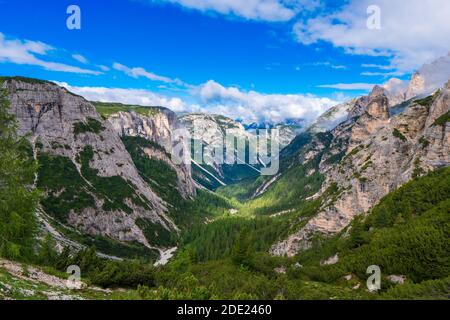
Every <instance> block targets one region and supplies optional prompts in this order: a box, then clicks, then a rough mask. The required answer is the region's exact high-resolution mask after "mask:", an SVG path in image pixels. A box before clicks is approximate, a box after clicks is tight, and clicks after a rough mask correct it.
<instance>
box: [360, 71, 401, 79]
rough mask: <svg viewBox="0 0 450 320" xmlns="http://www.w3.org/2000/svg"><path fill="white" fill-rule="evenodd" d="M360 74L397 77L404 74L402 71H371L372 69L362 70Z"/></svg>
mask: <svg viewBox="0 0 450 320" xmlns="http://www.w3.org/2000/svg"><path fill="white" fill-rule="evenodd" d="M361 75H362V76H366V77H385V78H387V77H398V76H402V75H404V72H399V71H393V72H373V71H364V72H361Z"/></svg>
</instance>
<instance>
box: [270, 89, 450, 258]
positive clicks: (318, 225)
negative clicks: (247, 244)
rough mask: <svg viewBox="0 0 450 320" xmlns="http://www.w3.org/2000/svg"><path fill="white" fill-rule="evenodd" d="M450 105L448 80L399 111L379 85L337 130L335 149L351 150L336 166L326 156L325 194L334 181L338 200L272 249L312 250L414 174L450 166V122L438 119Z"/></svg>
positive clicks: (276, 252)
mask: <svg viewBox="0 0 450 320" xmlns="http://www.w3.org/2000/svg"><path fill="white" fill-rule="evenodd" d="M449 109H450V88H449V85H448V84H447V85H446V86H445V87H444V88H442V89H441V90H439V91H438V92H437V93H436V94H434V95H433V96H430V97H428V98H427V99H425V100H417V101H414V100H411V101H409V102H407V103H406V106H404V108H402V110H403V111H402V112H400V113H398V114H395V115H391V114H390V107H389V99H388V97H387V96H386V94H385V92H384V90H382V88H381V89H380V88H375V90H374V91H373V92H372V94H371V95H370V96H369V102H368V104H367V106H366V108H365V109H364V112H363V113H362V114H361V115H360V116H359V117H356V118H355V119H354V121H351V120H348V121H346V122H344V123H342V124H341V125H339V126H338V127H336V128H335V129H334V130H332V131H331V134H332V135H333V141H334V142H332V143H331V147H330V148H331V150H330V152H331V153H337V152H339V151H340V150H342V149H343V148H344V150H345V148H346V150H347V151H346V155H345V157H344V158H343V159H342V160H341V161H340V162H338V163H336V164H333V165H327V164H326V162H325V161H326V158H324V159H323V161H322V163H321V165H320V170H321V172H322V173H323V174H324V175H325V177H326V180H325V183H324V184H323V186H322V189H321V192H320V193H319V195H321V194H322V195H323V194H325V191H326V190H327V189H328V188H329V187H330V186H331V185H332V184H336V185H337V188H338V192H337V194H338V195H337V196H336V198H335V199H333V200H332V201H331V200H327V199H325V201H324V202H323V205H322V208H321V209H320V210H319V212H318V214H317V215H316V216H315V217H313V218H311V219H310V220H309V221H308V222H307V223H306V225H304V226H303V227H302V228H301V229H300V230H299V231H298V232H296V233H294V234H292V235H291V236H289V237H288V238H287V239H285V240H283V241H280V242H279V243H276V244H275V245H274V246H273V247H272V249H271V253H272V254H274V255H287V256H293V255H296V254H297V253H298V252H299V251H301V250H305V249H308V248H310V246H311V243H312V242H311V240H312V238H313V237H314V236H315V235H317V234H323V235H332V234H336V233H338V232H341V231H342V230H344V229H345V228H346V227H347V226H349V224H350V223H351V221H352V220H353V219H354V218H355V217H356V216H358V215H361V214H365V213H367V212H369V210H370V209H371V208H372V207H373V206H374V205H376V203H378V201H380V200H381V198H382V197H384V196H385V195H387V194H388V193H389V192H392V191H394V190H396V189H397V188H398V187H400V186H401V185H403V184H404V183H406V182H408V181H409V180H410V179H411V178H413V177H415V176H418V175H421V174H424V173H426V172H428V171H432V170H435V169H437V168H441V167H444V166H448V165H450V123H449V122H444V123H443V124H442V123H440V124H437V123H436V119H438V118H439V117H441V116H443V115H444V114H446V113H448V112H449ZM336 141H338V142H340V143H336ZM342 142H344V146H342V144H343V143H342ZM333 149H336V150H335V151H333Z"/></svg>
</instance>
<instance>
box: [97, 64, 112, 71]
mask: <svg viewBox="0 0 450 320" xmlns="http://www.w3.org/2000/svg"><path fill="white" fill-rule="evenodd" d="M97 67H99V68H100V70H102V71H105V72H106V71H109V70H111V69H110V68H109V67H107V66H104V65H102V64H100V65H98V66H97Z"/></svg>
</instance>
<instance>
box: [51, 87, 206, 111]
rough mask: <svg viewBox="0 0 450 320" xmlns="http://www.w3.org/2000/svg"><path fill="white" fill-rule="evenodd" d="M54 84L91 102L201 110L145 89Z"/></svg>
mask: <svg viewBox="0 0 450 320" xmlns="http://www.w3.org/2000/svg"><path fill="white" fill-rule="evenodd" d="M54 82H55V83H56V84H58V85H60V86H62V87H64V88H66V89H67V90H69V91H70V92H73V93H75V94H77V95H80V96H82V97H84V98H85V99H87V100H89V101H100V102H120V103H124V104H133V105H141V106H162V107H166V108H169V109H171V110H173V111H175V112H193V111H198V110H200V107H199V106H197V105H194V104H188V103H186V102H184V101H183V100H182V99H180V98H174V97H166V96H162V95H159V94H156V93H154V92H151V91H148V90H144V89H123V88H105V87H77V86H71V85H69V84H67V83H65V82H57V81H54Z"/></svg>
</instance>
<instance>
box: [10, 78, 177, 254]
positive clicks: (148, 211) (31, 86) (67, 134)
mask: <svg viewBox="0 0 450 320" xmlns="http://www.w3.org/2000/svg"><path fill="white" fill-rule="evenodd" d="M2 88H4V89H6V90H7V92H8V93H9V100H10V102H11V112H12V113H13V114H14V115H15V116H16V118H17V120H18V132H19V133H20V134H21V135H29V137H30V141H31V142H32V143H33V148H34V149H35V152H34V153H35V154H47V155H50V156H53V157H60V158H64V159H69V160H68V161H69V163H71V165H72V166H74V167H75V168H76V170H77V171H78V174H79V176H80V177H81V178H80V179H83V180H84V182H83V184H84V185H85V186H86V188H85V189H86V190H79V191H80V192H86V193H87V194H88V195H90V196H92V197H93V198H94V199H95V205H89V206H87V207H85V208H79V210H77V211H75V210H74V209H71V210H70V212H69V213H68V217H67V221H66V222H67V223H68V224H70V225H71V226H73V227H75V228H77V229H78V230H80V231H82V232H83V233H86V234H88V235H92V236H96V235H102V236H107V237H110V238H112V239H114V240H117V241H126V242H139V243H142V244H144V245H145V246H147V247H152V246H153V244H151V243H149V242H148V240H147V239H146V237H145V235H144V232H143V230H141V228H140V227H139V226H138V225H137V223H136V221H137V220H138V219H145V220H147V221H151V222H152V223H154V224H158V225H161V227H162V228H165V229H167V230H170V231H171V232H176V231H177V226H176V225H175V224H174V223H173V222H172V220H171V219H170V218H169V217H168V215H167V213H166V211H167V209H166V207H167V204H166V203H165V202H164V201H163V200H162V199H161V198H160V197H158V196H157V194H156V193H155V192H153V190H152V189H151V188H150V187H149V185H148V184H147V183H146V182H145V181H144V180H143V179H142V178H141V176H140V175H139V173H138V171H137V169H136V167H135V165H134V164H133V161H132V159H131V157H130V155H129V154H128V152H127V151H126V149H125V146H124V144H123V143H122V140H121V139H120V136H119V135H118V134H117V131H116V128H115V127H114V125H113V123H111V122H108V121H104V120H103V119H102V118H101V117H100V115H99V114H98V113H97V112H96V109H95V107H94V106H93V105H92V104H91V103H89V102H88V101H86V100H85V99H84V98H82V97H80V96H77V95H74V94H72V93H70V92H68V91H67V90H66V89H63V88H61V87H59V86H57V85H55V84H53V83H50V82H45V81H39V80H34V79H22V78H9V79H6V80H5V81H4V82H3V84H2ZM161 136H162V135H161ZM161 139H162V138H161ZM38 145H39V146H38ZM86 147H89V148H90V150H92V157H91V158H90V159H88V163H87V164H85V166H86V167H89V168H86V170H91V171H89V172H90V173H89V174H91V175H92V174H95V175H96V177H98V179H101V178H102V177H110V178H114V179H116V181H117V180H120V181H122V183H123V184H126V185H128V186H131V187H132V191H131V192H132V193H131V196H132V197H133V199H129V198H126V199H125V203H126V205H127V206H128V208H130V211H129V212H125V211H124V210H123V209H121V208H110V209H107V208H105V207H104V206H103V204H104V202H105V201H106V200H105V199H107V197H108V195H105V194H100V193H98V194H97V193H96V192H97V189H96V188H95V186H93V184H92V180H89V178H88V177H86V176H85V174H86V173H83V172H82V164H81V160H80V159H81V154H82V152H83V151H85V150H86ZM37 149H38V151H37ZM67 169H69V168H67ZM66 183H67V182H66ZM77 191H78V190H77ZM62 192H64V189H62V190H60V191H59V192H57V193H55V197H57V196H59V195H60V194H61V193H62ZM75 197H76V196H75Z"/></svg>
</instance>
